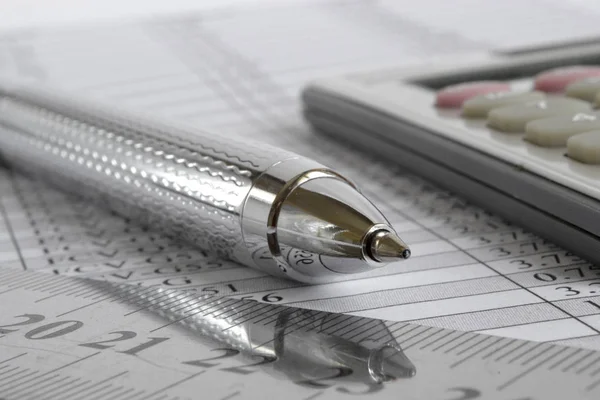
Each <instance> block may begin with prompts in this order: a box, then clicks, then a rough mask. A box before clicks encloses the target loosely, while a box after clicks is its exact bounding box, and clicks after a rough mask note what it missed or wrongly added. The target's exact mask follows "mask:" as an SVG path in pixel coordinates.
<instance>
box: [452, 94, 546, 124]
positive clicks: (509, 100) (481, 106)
mask: <svg viewBox="0 0 600 400" xmlns="http://www.w3.org/2000/svg"><path fill="white" fill-rule="evenodd" d="M545 98H546V95H545V94H544V93H542V92H538V91H535V92H495V93H488V94H483V95H479V96H475V97H473V98H471V99H469V100H467V101H465V103H464V104H463V107H462V116H463V117H465V118H486V117H487V116H488V113H489V112H490V111H491V110H492V109H494V108H498V107H502V106H508V105H513V104H519V103H527V102H532V101H540V100H543V99H545Z"/></svg>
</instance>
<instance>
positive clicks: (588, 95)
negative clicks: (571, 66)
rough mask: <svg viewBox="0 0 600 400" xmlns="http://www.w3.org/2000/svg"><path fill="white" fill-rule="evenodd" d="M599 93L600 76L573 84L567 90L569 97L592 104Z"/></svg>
mask: <svg viewBox="0 0 600 400" xmlns="http://www.w3.org/2000/svg"><path fill="white" fill-rule="evenodd" d="M599 92H600V76H597V77H593V78H586V79H582V80H580V81H576V82H573V83H571V84H570V85H569V86H567V87H566V89H565V94H566V95H567V96H568V97H573V98H576V99H581V100H585V101H589V102H590V103H593V102H595V101H596V98H597V94H598V93H599Z"/></svg>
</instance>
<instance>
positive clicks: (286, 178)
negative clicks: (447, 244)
mask: <svg viewBox="0 0 600 400" xmlns="http://www.w3.org/2000/svg"><path fill="white" fill-rule="evenodd" d="M57 93H58V92H57V91H55V90H51V89H40V88H39V87H37V86H36V87H25V86H20V87H19V86H16V85H13V86H10V85H7V84H0V160H1V161H2V162H4V163H5V164H6V165H7V166H9V167H10V168H14V169H15V170H19V171H22V172H24V173H26V174H29V175H32V176H34V177H36V178H38V179H40V180H41V181H44V182H48V183H50V184H51V185H53V186H55V187H58V188H59V189H62V190H65V191H68V192H71V193H73V194H76V195H79V196H82V197H84V198H86V199H89V200H90V201H93V202H95V203H98V204H100V205H103V206H105V207H108V208H109V209H112V210H113V211H115V212H117V213H119V214H121V215H124V216H126V217H129V218H132V219H135V220H138V221H139V222H140V223H143V224H146V225H148V226H150V227H153V228H154V229H156V230H158V231H161V232H164V233H166V234H169V235H173V236H176V237H178V238H181V239H183V240H185V241H187V242H189V243H191V244H192V245H195V246H196V247H198V248H200V249H203V250H206V251H209V252H213V253H214V254H215V255H218V256H220V257H225V258H228V259H231V260H234V261H237V262H239V263H242V264H245V265H247V266H250V267H253V268H257V269H259V270H262V271H264V272H267V273H269V274H272V275H275V276H280V277H286V278H290V279H294V280H298V281H302V282H306V283H323V282H331V281H335V280H338V279H340V278H342V279H343V278H347V276H348V274H354V273H360V272H365V271H369V270H372V269H374V268H378V267H381V266H383V265H385V264H388V263H389V262H392V261H397V260H401V259H406V258H408V257H409V256H410V250H409V249H408V246H407V245H406V244H405V243H404V242H403V241H402V240H401V239H400V238H399V237H398V235H397V234H396V232H395V231H394V230H393V228H392V227H391V226H390V224H389V223H388V221H387V220H386V218H385V217H384V216H383V215H382V214H381V213H380V212H379V210H378V209H377V208H376V207H375V206H374V205H373V204H372V203H371V202H369V201H368V200H367V199H366V198H365V197H364V196H363V195H362V194H361V193H360V192H359V191H358V190H357V188H356V187H355V185H354V184H353V183H352V182H350V181H349V180H348V179H346V178H344V177H343V176H342V175H340V174H338V173H337V172H335V171H333V170H331V169H329V168H327V167H325V166H323V165H321V164H319V163H317V162H315V161H313V160H311V159H308V158H305V157H301V156H298V155H296V154H293V153H290V152H287V151H284V150H281V149H278V148H274V147H270V146H268V145H265V144H257V143H252V142H246V141H239V140H233V139H229V138H223V137H219V136H216V135H211V134H210V133H206V132H203V131H201V130H197V129H195V128H193V127H188V126H178V125H177V124H171V123H166V122H162V121H155V120H153V119H151V118H148V117H146V116H141V115H136V114H131V113H123V112H122V111H121V110H117V109H115V108H110V107H107V106H104V105H99V104H95V103H85V102H82V101H81V100H80V99H73V98H72V96H69V95H66V94H57Z"/></svg>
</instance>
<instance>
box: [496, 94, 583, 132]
mask: <svg viewBox="0 0 600 400" xmlns="http://www.w3.org/2000/svg"><path fill="white" fill-rule="evenodd" d="M590 110H591V105H590V104H589V103H587V102H585V101H583V100H577V99H567V98H553V99H545V100H541V101H532V102H528V103H523V104H516V105H512V106H506V107H500V108H495V109H493V110H492V111H490V113H489V114H488V126H490V127H492V128H495V129H498V130H500V131H504V132H524V131H525V125H526V124H527V123H528V122H529V121H533V120H536V119H540V118H547V117H552V116H555V115H565V114H567V115H568V114H573V113H576V112H586V111H590Z"/></svg>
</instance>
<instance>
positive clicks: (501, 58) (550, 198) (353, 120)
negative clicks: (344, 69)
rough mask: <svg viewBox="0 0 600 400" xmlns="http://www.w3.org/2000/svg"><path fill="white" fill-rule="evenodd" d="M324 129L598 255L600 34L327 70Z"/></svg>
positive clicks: (321, 95) (312, 91)
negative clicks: (417, 61) (408, 63)
mask: <svg viewBox="0 0 600 400" xmlns="http://www.w3.org/2000/svg"><path fill="white" fill-rule="evenodd" d="M302 100H303V112H304V115H305V117H306V119H307V120H308V121H309V122H310V123H311V124H312V125H313V126H314V127H315V128H316V130H317V131H318V132H322V133H325V134H328V135H332V136H334V137H335V138H337V139H338V140H341V141H344V142H347V143H349V144H351V145H354V147H358V148H360V149H364V150H365V151H368V152H370V153H373V154H375V155H377V156H378V157H380V158H381V159H383V160H385V161H387V162H389V163H393V164H398V165H401V166H403V167H404V168H406V169H407V170H410V171H412V172H414V173H416V174H418V175H421V176H423V177H425V178H427V179H429V180H431V181H434V182H435V183H437V184H438V185H440V186H442V187H444V188H446V189H448V190H450V191H452V192H455V193H457V194H459V195H461V196H463V197H465V198H467V199H469V200H470V201H471V202H473V203H475V204H477V205H479V206H481V207H483V208H487V209H489V210H490V211H493V212H495V213H496V214H499V215H500V216H502V217H504V218H506V219H508V220H512V221H514V222H516V223H517V224H519V225H521V226H523V227H526V228H528V229H529V230H531V231H533V232H535V233H538V234H540V235H541V236H543V237H545V238H547V239H549V240H551V241H553V242H555V243H557V244H560V245H562V246H563V247H565V248H567V249H569V250H572V251H574V252H576V253H578V255H580V256H583V257H586V258H588V259H589V260H591V261H595V262H600V41H596V40H590V41H582V42H579V43H566V44H561V45H555V46H547V47H544V48H531V49H518V50H513V51H499V52H492V53H488V54H475V55H469V56H465V57H463V58H462V59H456V58H455V59H453V60H448V61H444V60H438V61H436V62H432V63H430V64H428V65H423V66H417V67H414V68H412V67H411V68H387V69H384V70H372V71H366V72H359V73H353V74H347V75H344V76H338V77H332V78H325V79H321V80H317V81H314V82H311V83H310V84H308V85H307V86H306V87H305V88H304V90H303V93H302Z"/></svg>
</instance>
